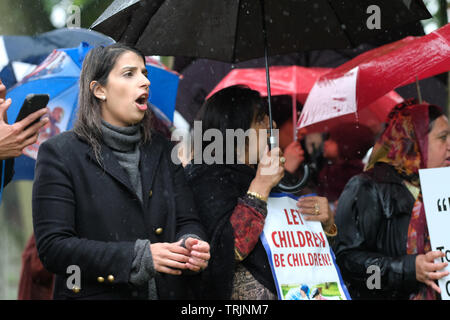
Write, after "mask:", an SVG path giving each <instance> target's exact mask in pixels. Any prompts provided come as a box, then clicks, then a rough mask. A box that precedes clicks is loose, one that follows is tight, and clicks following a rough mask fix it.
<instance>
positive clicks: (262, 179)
mask: <svg viewBox="0 0 450 320" xmlns="http://www.w3.org/2000/svg"><path fill="white" fill-rule="evenodd" d="M282 158H283V153H282V152H281V149H280V148H278V147H277V148H274V149H272V150H271V151H269V147H268V146H266V149H265V151H264V155H263V156H262V158H261V161H260V162H259V164H258V169H257V170H256V176H255V178H254V179H253V180H252V182H251V184H250V187H249V189H248V191H252V192H256V193H259V194H260V195H261V196H263V197H265V198H267V197H268V196H269V193H270V190H272V188H273V187H275V186H276V185H277V184H278V182H280V180H281V179H282V178H283V176H284V164H283V162H282ZM283 160H286V159H283Z"/></svg>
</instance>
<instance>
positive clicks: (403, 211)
mask: <svg viewBox="0 0 450 320" xmlns="http://www.w3.org/2000/svg"><path fill="white" fill-rule="evenodd" d="M449 165H450V128H449V123H448V119H447V117H446V116H445V115H444V114H443V112H442V110H441V109H440V108H439V107H437V106H434V105H429V104H426V103H424V104H418V103H417V102H416V101H415V100H413V99H411V100H408V101H406V102H404V103H402V104H399V105H397V106H396V107H395V108H394V110H393V111H392V112H391V114H390V115H389V123H388V125H387V127H386V129H385V131H384V132H383V134H382V135H381V137H380V138H379V139H378V141H377V143H376V144H375V146H374V150H373V152H372V155H371V158H370V160H369V163H368V166H367V168H366V171H365V172H364V173H362V174H360V175H358V176H356V177H353V178H352V179H351V180H350V181H349V182H348V184H347V185H346V187H345V189H344V191H343V193H342V195H341V197H340V198H339V203H338V207H337V214H336V224H337V226H338V228H339V231H340V232H339V234H338V236H337V237H336V240H335V243H334V251H335V254H336V258H337V263H338V265H339V267H340V270H341V272H342V275H343V277H344V280H345V281H346V282H347V288H348V289H349V292H350V295H351V296H352V298H354V299H436V298H438V293H440V289H439V287H438V286H437V285H436V283H435V282H434V281H435V280H437V279H440V278H442V277H444V276H446V275H447V274H448V272H445V271H442V269H443V268H445V266H446V265H447V263H440V262H439V263H436V262H434V261H435V259H437V258H440V257H442V256H443V253H441V252H440V251H431V246H430V239H429V234H428V229H427V223H426V218H425V212H424V207H423V200H422V194H421V190H420V180H419V169H422V168H437V167H445V166H449ZM370 266H375V268H374V269H372V268H371V270H379V277H380V278H379V279H380V282H379V283H378V284H379V285H377V281H372V282H373V283H372V285H374V286H375V287H374V288H373V289H372V290H371V289H370V288H372V287H373V286H371V285H368V284H367V283H368V282H370V281H371V279H368V278H369V277H370V276H372V275H373V271H372V272H369V269H368V268H369V267H370ZM377 267H378V268H379V269H378V268H377ZM374 276H375V277H376V276H378V275H377V274H374Z"/></svg>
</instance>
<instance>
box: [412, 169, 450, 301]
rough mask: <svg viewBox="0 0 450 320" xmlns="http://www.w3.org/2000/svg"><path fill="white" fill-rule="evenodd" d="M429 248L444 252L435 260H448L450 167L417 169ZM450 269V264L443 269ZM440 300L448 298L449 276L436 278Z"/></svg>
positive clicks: (449, 258)
mask: <svg viewBox="0 0 450 320" xmlns="http://www.w3.org/2000/svg"><path fill="white" fill-rule="evenodd" d="M419 176H420V186H421V189H422V196H423V204H424V206H425V216H426V218H427V225H428V233H429V234H430V242H431V250H433V251H435V250H436V251H442V252H445V257H443V258H439V259H436V262H450V236H449V233H448V229H447V228H448V226H450V203H449V202H450V188H449V181H450V168H449V167H447V168H433V169H421V170H419ZM445 270H447V271H450V265H449V266H447V268H446V269H445ZM438 283H439V287H440V288H441V297H442V300H450V276H446V277H444V278H442V279H440V280H438Z"/></svg>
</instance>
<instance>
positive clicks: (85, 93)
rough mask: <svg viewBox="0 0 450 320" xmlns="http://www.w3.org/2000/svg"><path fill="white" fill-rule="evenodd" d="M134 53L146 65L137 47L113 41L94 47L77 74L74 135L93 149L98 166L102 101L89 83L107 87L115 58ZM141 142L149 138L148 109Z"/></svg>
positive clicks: (143, 123)
mask: <svg viewBox="0 0 450 320" xmlns="http://www.w3.org/2000/svg"><path fill="white" fill-rule="evenodd" d="M129 51H131V52H134V53H136V54H137V55H138V56H140V57H142V60H143V61H144V64H145V56H144V55H143V54H142V53H141V52H140V51H139V50H137V49H136V48H133V47H130V46H126V45H123V44H120V43H116V44H113V45H110V46H107V47H96V48H94V49H92V50H91V51H89V53H88V54H87V55H86V58H85V59H84V62H83V67H82V70H81V75H80V92H79V96H78V106H79V109H78V113H77V119H76V121H75V124H74V129H73V130H74V132H75V134H76V135H77V136H78V137H79V138H80V139H82V140H84V141H86V142H87V143H88V144H89V145H90V147H91V148H92V150H93V152H94V156H95V159H96V161H97V162H98V163H99V164H100V165H101V163H102V160H101V154H100V149H101V144H102V141H103V136H102V131H101V126H102V122H101V121H102V116H101V111H102V109H101V100H100V99H99V98H97V97H96V96H95V95H94V92H93V89H94V88H92V90H91V88H90V84H91V82H92V81H96V82H97V84H96V85H98V84H100V85H102V86H106V85H107V83H108V76H109V74H110V72H111V70H112V69H113V68H114V65H115V64H116V61H117V59H118V58H119V57H120V56H121V55H122V54H124V53H126V52H129ZM140 124H141V133H142V138H141V142H140V143H141V144H145V143H147V142H149V141H150V138H151V129H152V121H151V113H150V111H149V109H147V110H146V111H145V115H144V118H143V119H142V121H141V123H140Z"/></svg>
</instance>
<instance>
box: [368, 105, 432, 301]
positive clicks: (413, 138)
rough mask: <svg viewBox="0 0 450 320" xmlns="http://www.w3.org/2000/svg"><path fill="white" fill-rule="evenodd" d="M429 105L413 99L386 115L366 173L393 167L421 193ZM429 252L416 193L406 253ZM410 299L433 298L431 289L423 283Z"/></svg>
mask: <svg viewBox="0 0 450 320" xmlns="http://www.w3.org/2000/svg"><path fill="white" fill-rule="evenodd" d="M428 122H429V121H428V104H418V103H417V101H416V100H415V99H410V100H407V101H405V102H403V103H401V104H398V105H397V106H396V107H395V108H394V109H393V111H392V112H391V114H390V115H389V123H388V126H387V128H386V129H385V131H384V132H383V134H382V136H381V137H380V138H379V139H378V141H377V143H376V144H375V146H374V149H373V152H372V155H371V157H370V160H369V163H368V165H367V168H366V170H368V169H370V168H372V167H373V166H374V164H375V163H376V162H384V163H387V164H389V165H391V166H393V167H394V168H395V170H396V171H397V172H398V173H399V174H400V175H401V176H402V177H403V179H404V180H405V182H406V183H405V184H406V185H407V186H408V183H409V184H410V186H409V188H408V189H409V190H411V189H412V188H416V189H418V190H419V191H420V181H419V169H421V168H426V163H427V150H428V133H427V131H428ZM430 250H431V245H430V236H429V234H428V227H427V222H426V217H425V210H424V206H423V201H422V193H421V192H419V193H418V196H417V198H416V201H415V203H414V207H413V210H412V212H411V220H410V223H409V227H408V239H407V248H406V253H407V254H425V253H427V252H428V251H430ZM410 299H413V300H417V299H436V294H435V292H434V290H432V289H431V288H430V287H428V286H426V285H425V284H424V285H423V286H421V289H420V290H419V292H418V293H415V294H412V295H411V296H410Z"/></svg>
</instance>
